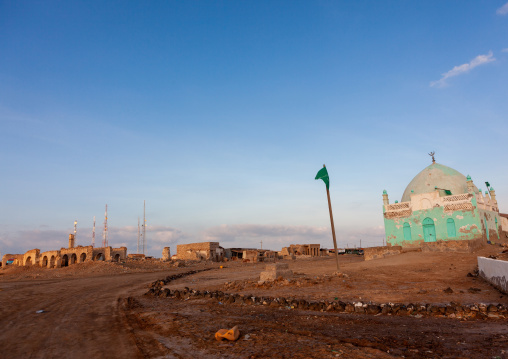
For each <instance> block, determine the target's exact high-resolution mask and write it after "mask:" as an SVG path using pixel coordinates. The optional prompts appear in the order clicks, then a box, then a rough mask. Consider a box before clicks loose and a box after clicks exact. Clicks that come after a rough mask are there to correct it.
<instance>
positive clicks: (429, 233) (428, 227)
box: [423, 217, 436, 242]
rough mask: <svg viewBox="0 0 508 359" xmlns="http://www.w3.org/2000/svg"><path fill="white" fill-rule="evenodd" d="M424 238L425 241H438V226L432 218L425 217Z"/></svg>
mask: <svg viewBox="0 0 508 359" xmlns="http://www.w3.org/2000/svg"><path fill="white" fill-rule="evenodd" d="M423 238H424V241H425V242H435V241H436V227H435V226H434V221H433V220H432V218H429V217H427V218H425V219H424V220H423Z"/></svg>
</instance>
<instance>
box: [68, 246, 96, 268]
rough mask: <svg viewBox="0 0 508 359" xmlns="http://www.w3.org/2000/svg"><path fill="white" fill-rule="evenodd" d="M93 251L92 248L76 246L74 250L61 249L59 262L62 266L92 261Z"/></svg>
mask: <svg viewBox="0 0 508 359" xmlns="http://www.w3.org/2000/svg"><path fill="white" fill-rule="evenodd" d="M93 250H94V248H93V247H92V246H85V247H83V246H77V247H74V248H61V249H60V256H61V262H62V265H63V266H67V265H71V264H76V263H83V262H88V261H91V260H93Z"/></svg>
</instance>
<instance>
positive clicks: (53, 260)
mask: <svg viewBox="0 0 508 359" xmlns="http://www.w3.org/2000/svg"><path fill="white" fill-rule="evenodd" d="M39 258H40V260H39V265H40V266H41V267H43V268H44V267H45V268H58V267H60V264H61V256H60V251H46V252H42V253H41V255H40V257H39Z"/></svg>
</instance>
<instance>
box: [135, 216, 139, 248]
mask: <svg viewBox="0 0 508 359" xmlns="http://www.w3.org/2000/svg"><path fill="white" fill-rule="evenodd" d="M139 236H140V232H139V216H138V251H137V252H136V253H139Z"/></svg>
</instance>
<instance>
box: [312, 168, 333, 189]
mask: <svg viewBox="0 0 508 359" xmlns="http://www.w3.org/2000/svg"><path fill="white" fill-rule="evenodd" d="M315 179H317V180H318V179H322V180H323V182H324V183H325V184H326V188H327V189H329V188H330V178H329V177H328V171H327V170H326V167H325V166H324V165H323V168H321V169H320V170H319V172H318V173H317V175H316V178H315Z"/></svg>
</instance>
